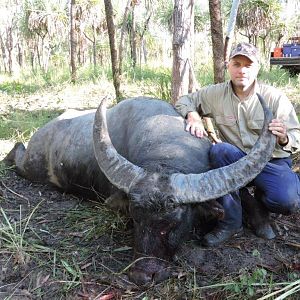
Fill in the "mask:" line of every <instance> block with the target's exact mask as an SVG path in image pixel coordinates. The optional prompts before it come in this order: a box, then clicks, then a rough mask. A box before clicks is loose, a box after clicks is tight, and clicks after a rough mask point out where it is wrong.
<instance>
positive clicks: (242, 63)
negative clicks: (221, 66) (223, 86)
mask: <svg viewBox="0 0 300 300" xmlns="http://www.w3.org/2000/svg"><path fill="white" fill-rule="evenodd" d="M258 71H259V65H258V63H257V62H253V61H251V60H250V59H249V58H248V57H247V56H243V55H237V56H235V57H233V58H232V59H230V61H229V64H228V72H229V76H230V79H231V81H232V84H233V87H236V88H239V89H243V90H246V89H247V88H249V87H250V86H251V85H252V83H253V82H254V80H255V79H256V77H257V74H258Z"/></svg>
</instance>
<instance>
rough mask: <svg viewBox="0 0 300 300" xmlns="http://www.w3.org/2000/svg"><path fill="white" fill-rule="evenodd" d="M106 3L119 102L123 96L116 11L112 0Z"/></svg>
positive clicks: (112, 64) (113, 70) (114, 78)
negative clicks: (117, 42) (115, 18)
mask: <svg viewBox="0 0 300 300" xmlns="http://www.w3.org/2000/svg"><path fill="white" fill-rule="evenodd" d="M104 5H105V16H106V23H107V30H108V37H109V46H110V55H111V67H112V74H113V82H114V87H115V91H116V98H117V102H119V101H120V100H121V98H122V95H121V92H120V70H119V67H118V52H117V47H116V33H115V25H114V19H113V14H114V12H113V7H112V4H111V0H104Z"/></svg>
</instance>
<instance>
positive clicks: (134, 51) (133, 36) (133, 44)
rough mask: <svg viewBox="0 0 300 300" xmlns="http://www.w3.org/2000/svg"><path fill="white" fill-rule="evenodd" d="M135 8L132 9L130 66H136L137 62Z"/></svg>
mask: <svg viewBox="0 0 300 300" xmlns="http://www.w3.org/2000/svg"><path fill="white" fill-rule="evenodd" d="M134 8H135V6H133V8H132V12H131V14H132V28H131V35H130V37H131V43H130V45H131V59H132V66H133V67H135V66H136V60H137V49H136V22H135V11H134Z"/></svg>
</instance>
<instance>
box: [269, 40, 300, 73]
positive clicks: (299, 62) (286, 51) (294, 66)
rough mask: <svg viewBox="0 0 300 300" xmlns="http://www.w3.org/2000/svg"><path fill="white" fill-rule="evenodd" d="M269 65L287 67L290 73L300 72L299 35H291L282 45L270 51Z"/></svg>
mask: <svg viewBox="0 0 300 300" xmlns="http://www.w3.org/2000/svg"><path fill="white" fill-rule="evenodd" d="M270 65H271V66H272V65H278V66H281V68H283V69H287V70H288V71H289V72H290V74H292V75H296V74H297V73H300V36H297V37H292V38H290V39H289V41H288V43H286V44H283V45H282V47H277V48H275V49H274V51H273V52H271V58H270Z"/></svg>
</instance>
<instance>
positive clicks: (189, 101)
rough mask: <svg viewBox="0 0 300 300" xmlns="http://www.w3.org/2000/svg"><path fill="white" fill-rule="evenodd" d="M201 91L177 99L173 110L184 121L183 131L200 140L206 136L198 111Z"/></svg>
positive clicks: (199, 109) (201, 100)
mask: <svg viewBox="0 0 300 300" xmlns="http://www.w3.org/2000/svg"><path fill="white" fill-rule="evenodd" d="M201 94H202V91H201V90H200V91H197V92H195V93H191V94H188V95H185V96H182V97H180V98H179V100H178V101H177V102H176V103H175V108H176V110H177V111H178V113H179V114H181V115H182V116H183V117H184V118H185V119H186V127H185V130H186V131H189V132H190V133H191V134H192V135H194V136H196V137H198V138H202V137H204V136H208V133H207V132H206V130H205V128H204V124H203V122H202V119H201V116H200V114H199V113H198V111H201V103H202V102H203V99H202V95H201Z"/></svg>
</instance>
